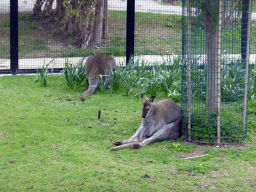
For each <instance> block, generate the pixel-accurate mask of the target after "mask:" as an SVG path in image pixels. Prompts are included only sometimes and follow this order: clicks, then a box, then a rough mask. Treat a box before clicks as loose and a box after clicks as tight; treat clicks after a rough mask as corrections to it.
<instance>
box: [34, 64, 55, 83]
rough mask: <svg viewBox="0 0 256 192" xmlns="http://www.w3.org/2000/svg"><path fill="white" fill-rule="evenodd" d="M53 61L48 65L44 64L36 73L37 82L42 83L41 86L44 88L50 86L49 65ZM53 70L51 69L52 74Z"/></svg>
mask: <svg viewBox="0 0 256 192" xmlns="http://www.w3.org/2000/svg"><path fill="white" fill-rule="evenodd" d="M52 62H53V61H50V62H49V63H47V64H43V66H42V67H41V68H38V69H37V73H36V77H35V80H34V81H35V82H40V85H41V86H43V87H46V86H47V84H48V77H49V65H50V64H51V63H52ZM52 70H53V68H52V69H51V73H52Z"/></svg>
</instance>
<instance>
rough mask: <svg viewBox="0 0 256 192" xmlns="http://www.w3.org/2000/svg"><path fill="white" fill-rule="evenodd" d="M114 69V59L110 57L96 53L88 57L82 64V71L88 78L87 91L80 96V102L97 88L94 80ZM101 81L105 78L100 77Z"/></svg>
mask: <svg viewBox="0 0 256 192" xmlns="http://www.w3.org/2000/svg"><path fill="white" fill-rule="evenodd" d="M115 68H116V62H115V59H114V57H112V56H110V55H107V54H105V53H97V54H95V55H91V56H90V57H88V58H87V60H86V62H85V64H84V69H85V73H86V76H87V77H88V81H89V89H88V90H87V91H85V92H84V93H83V94H82V97H81V99H82V101H84V99H85V98H86V97H87V96H89V95H91V94H93V92H94V91H95V89H96V88H97V81H96V79H99V75H105V74H106V73H107V72H110V70H115ZM102 80H103V81H104V80H105V76H103V77H102Z"/></svg>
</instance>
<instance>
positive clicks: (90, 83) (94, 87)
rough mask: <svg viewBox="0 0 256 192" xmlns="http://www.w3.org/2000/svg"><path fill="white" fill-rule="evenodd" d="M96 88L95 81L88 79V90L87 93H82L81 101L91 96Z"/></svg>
mask: <svg viewBox="0 0 256 192" xmlns="http://www.w3.org/2000/svg"><path fill="white" fill-rule="evenodd" d="M96 88H97V82H96V80H95V79H89V89H88V90H87V91H85V92H83V94H82V97H81V100H82V101H84V99H85V98H86V97H88V96H89V95H91V94H93V92H94V91H95V89H96Z"/></svg>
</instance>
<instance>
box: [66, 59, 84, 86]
mask: <svg viewBox="0 0 256 192" xmlns="http://www.w3.org/2000/svg"><path fill="white" fill-rule="evenodd" d="M83 63H84V58H83V59H81V60H80V61H79V63H78V64H77V65H73V64H72V63H69V62H68V60H67V61H66V62H65V68H64V69H63V71H62V74H63V75H64V77H65V80H66V83H67V86H68V88H70V89H72V90H74V91H76V90H77V88H79V87H80V86H81V84H82V82H83V81H84V80H85V84H87V85H88V78H87V76H86V74H85V70H84V65H83Z"/></svg>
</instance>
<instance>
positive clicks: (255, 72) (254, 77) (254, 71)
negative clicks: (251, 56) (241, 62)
mask: <svg viewBox="0 0 256 192" xmlns="http://www.w3.org/2000/svg"><path fill="white" fill-rule="evenodd" d="M248 95H249V99H251V100H253V99H254V98H255V95H256V64H250V65H249V78H248Z"/></svg>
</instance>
